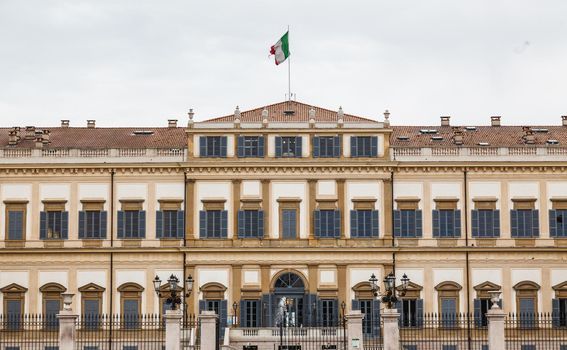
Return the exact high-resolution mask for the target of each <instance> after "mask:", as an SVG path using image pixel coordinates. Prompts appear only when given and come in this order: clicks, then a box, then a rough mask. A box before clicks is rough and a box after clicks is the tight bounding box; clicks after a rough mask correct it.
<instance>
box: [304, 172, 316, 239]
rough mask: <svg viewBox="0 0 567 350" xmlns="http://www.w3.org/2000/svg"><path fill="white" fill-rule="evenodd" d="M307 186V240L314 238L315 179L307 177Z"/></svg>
mask: <svg viewBox="0 0 567 350" xmlns="http://www.w3.org/2000/svg"><path fill="white" fill-rule="evenodd" d="M307 184H308V186H309V202H308V205H307V217H306V220H307V233H308V234H309V240H310V241H311V240H314V239H315V229H314V228H313V212H314V211H315V207H316V204H317V202H316V201H315V199H316V197H317V180H315V179H309V180H307Z"/></svg>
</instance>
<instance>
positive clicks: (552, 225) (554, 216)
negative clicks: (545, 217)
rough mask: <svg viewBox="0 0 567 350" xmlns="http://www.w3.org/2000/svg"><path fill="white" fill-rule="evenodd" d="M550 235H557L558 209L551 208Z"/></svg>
mask: <svg viewBox="0 0 567 350" xmlns="http://www.w3.org/2000/svg"><path fill="white" fill-rule="evenodd" d="M549 236H551V237H557V236H558V234H557V210H554V209H550V210H549Z"/></svg>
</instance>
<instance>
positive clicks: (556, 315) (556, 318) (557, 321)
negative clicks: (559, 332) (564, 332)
mask: <svg viewBox="0 0 567 350" xmlns="http://www.w3.org/2000/svg"><path fill="white" fill-rule="evenodd" d="M561 316H563V317H566V315H561V307H560V305H559V299H552V300H551V319H552V324H553V327H559V326H560V325H561Z"/></svg>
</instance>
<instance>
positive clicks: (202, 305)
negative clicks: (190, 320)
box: [199, 300, 207, 314]
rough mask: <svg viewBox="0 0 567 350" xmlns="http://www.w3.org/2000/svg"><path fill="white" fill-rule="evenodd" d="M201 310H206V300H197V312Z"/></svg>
mask: <svg viewBox="0 0 567 350" xmlns="http://www.w3.org/2000/svg"><path fill="white" fill-rule="evenodd" d="M203 311H207V301H206V300H199V314H201V312H203Z"/></svg>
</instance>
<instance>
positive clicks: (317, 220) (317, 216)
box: [313, 210, 321, 238]
mask: <svg viewBox="0 0 567 350" xmlns="http://www.w3.org/2000/svg"><path fill="white" fill-rule="evenodd" d="M313 221H314V222H313V229H314V230H315V232H314V234H315V237H316V238H319V237H321V211H320V210H315V211H314V212H313Z"/></svg>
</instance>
